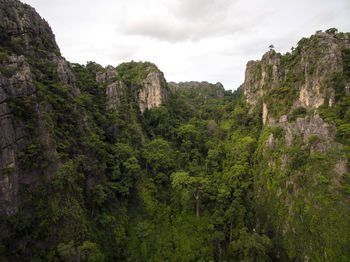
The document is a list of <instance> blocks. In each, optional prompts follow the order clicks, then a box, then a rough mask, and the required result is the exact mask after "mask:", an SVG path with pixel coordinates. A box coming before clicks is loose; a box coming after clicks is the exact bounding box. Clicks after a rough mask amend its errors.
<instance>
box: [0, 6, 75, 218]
mask: <svg viewBox="0 0 350 262" xmlns="http://www.w3.org/2000/svg"><path fill="white" fill-rule="evenodd" d="M0 40H1V44H0V56H1V58H0V134H1V136H0V215H3V214H6V215H11V214H13V213H15V212H16V210H17V208H18V205H19V203H20V197H19V193H18V190H19V184H20V183H21V182H23V181H29V180H30V179H29V177H30V171H24V170H22V169H21V167H20V163H19V160H18V156H17V155H18V152H20V151H22V150H23V149H24V148H25V146H26V145H27V144H29V141H28V133H27V131H25V125H24V123H23V122H22V121H17V122H15V121H14V119H13V117H12V115H13V114H16V112H11V111H10V108H9V100H11V99H26V98H28V99H30V98H31V97H32V96H34V95H35V93H36V92H37V88H36V85H35V84H34V83H35V81H38V80H39V79H40V77H41V76H42V74H43V71H45V70H47V69H48V68H52V70H53V71H52V74H53V75H57V77H58V81H59V83H60V84H61V85H70V86H71V87H72V94H73V95H74V96H77V95H79V94H80V91H79V89H77V88H76V86H75V76H74V74H73V72H72V71H71V69H70V65H69V64H68V63H67V62H66V60H65V59H64V58H63V57H61V55H60V51H59V48H58V46H57V44H56V42H55V36H54V34H53V33H52V31H51V28H50V26H49V25H48V24H47V22H45V21H44V20H43V19H42V18H41V17H40V16H39V15H38V14H37V13H36V11H35V10H34V8H32V7H30V6H29V5H26V4H23V3H21V2H19V1H17V0H1V1H0ZM15 105H16V104H15ZM31 106H32V109H33V110H34V111H35V113H36V114H37V115H38V118H39V119H38V121H39V123H42V124H44V122H45V121H44V120H43V119H40V116H41V115H42V114H40V109H39V108H38V107H37V105H36V104H35V102H33V104H32V105H31ZM43 121H44V122H43ZM39 128H41V129H42V130H41V131H38V134H40V135H39V138H38V139H39V141H42V142H43V143H46V148H47V150H48V152H49V151H52V150H53V149H52V148H50V147H52V143H51V142H50V137H49V136H48V135H47V131H45V128H44V125H43V126H41V127H39ZM31 135H34V134H31ZM40 136H42V137H40ZM53 151H54V150H53Z"/></svg>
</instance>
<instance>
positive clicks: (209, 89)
mask: <svg viewBox="0 0 350 262" xmlns="http://www.w3.org/2000/svg"><path fill="white" fill-rule="evenodd" d="M0 7H1V8H0V261H325V260H327V261H348V260H349V258H350V249H349V238H350V209H349V201H350V199H349V195H350V176H349V157H350V91H349V90H350V89H349V86H350V34H349V33H339V32H337V30H336V29H335V28H331V29H328V30H326V31H325V32H322V31H318V32H316V34H315V35H313V36H311V37H310V38H303V39H301V40H300V41H299V43H298V46H297V47H296V48H292V51H291V52H290V53H286V54H280V53H277V52H276V51H275V50H273V49H271V50H270V51H268V52H267V53H266V54H264V55H263V57H262V59H261V60H260V61H250V62H248V64H247V68H246V74H245V81H244V83H243V85H242V86H241V87H239V88H238V89H237V90H236V91H234V92H232V91H225V90H224V88H223V86H222V85H221V84H220V83H217V84H210V83H208V82H184V83H183V82H182V83H173V82H170V83H168V82H167V81H166V79H165V77H164V74H163V73H162V72H161V71H160V70H159V69H158V68H157V66H156V65H154V64H152V63H150V62H134V61H131V62H128V63H123V64H120V65H117V66H107V67H103V66H101V65H99V64H97V63H95V62H88V63H87V64H86V65H80V64H75V63H69V62H68V61H66V60H65V59H64V58H63V57H62V55H61V54H60V50H59V48H58V46H57V44H56V41H55V37H54V34H53V33H52V31H51V28H50V27H49V25H48V24H47V22H46V21H44V20H43V19H41V18H40V16H39V15H38V14H37V13H36V12H35V10H34V9H33V8H32V7H30V6H28V5H26V4H23V3H21V2H19V1H17V0H0Z"/></svg>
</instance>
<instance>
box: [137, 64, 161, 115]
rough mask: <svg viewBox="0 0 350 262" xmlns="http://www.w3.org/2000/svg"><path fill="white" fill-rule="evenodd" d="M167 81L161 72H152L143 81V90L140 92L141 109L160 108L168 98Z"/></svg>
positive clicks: (142, 110)
mask: <svg viewBox="0 0 350 262" xmlns="http://www.w3.org/2000/svg"><path fill="white" fill-rule="evenodd" d="M165 86H166V81H165V79H164V77H163V75H162V74H161V72H160V71H159V70H152V71H151V72H150V73H149V74H148V75H147V77H146V79H145V80H143V88H142V89H141V90H140V91H139V94H138V99H139V108H140V111H141V112H142V113H143V112H144V111H145V110H146V109H148V110H149V109H151V108H154V107H158V106H160V104H161V103H162V102H163V101H164V100H165V99H166V97H167V90H166V89H165Z"/></svg>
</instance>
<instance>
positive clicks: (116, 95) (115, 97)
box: [106, 81, 123, 110]
mask: <svg viewBox="0 0 350 262" xmlns="http://www.w3.org/2000/svg"><path fill="white" fill-rule="evenodd" d="M122 94H123V83H122V82H121V81H115V82H112V83H110V84H109V85H108V86H107V89H106V95H107V109H114V110H116V109H117V105H118V104H119V103H120V98H121V96H122Z"/></svg>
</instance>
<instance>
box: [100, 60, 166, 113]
mask: <svg viewBox="0 0 350 262" xmlns="http://www.w3.org/2000/svg"><path fill="white" fill-rule="evenodd" d="M123 65H124V66H129V68H128V69H129V70H130V71H132V72H133V73H134V76H135V79H129V80H126V79H125V78H124V77H123V76H121V75H120V74H119V72H118V67H117V68H114V67H112V66H108V67H106V68H105V69H103V68H101V69H100V70H99V71H98V72H97V73H96V81H97V83H98V84H100V85H106V96H107V109H114V110H116V109H117V105H118V104H119V103H120V101H121V98H122V97H123V96H128V94H129V93H130V94H132V95H131V96H132V97H133V99H134V100H135V101H137V104H138V106H139V109H140V111H141V113H143V112H145V110H149V109H152V108H154V107H158V106H160V104H161V103H163V102H164V101H165V100H166V98H167V97H168V93H169V89H168V84H167V82H166V80H165V78H164V75H163V73H162V72H161V71H160V70H159V69H158V68H157V67H156V66H155V65H153V64H151V63H148V62H145V63H142V62H139V63H136V62H130V63H124V64H122V65H121V66H123ZM122 74H123V73H122ZM126 100H127V99H126Z"/></svg>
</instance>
